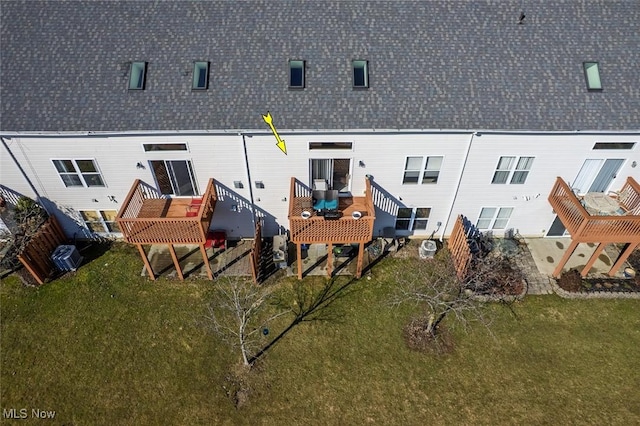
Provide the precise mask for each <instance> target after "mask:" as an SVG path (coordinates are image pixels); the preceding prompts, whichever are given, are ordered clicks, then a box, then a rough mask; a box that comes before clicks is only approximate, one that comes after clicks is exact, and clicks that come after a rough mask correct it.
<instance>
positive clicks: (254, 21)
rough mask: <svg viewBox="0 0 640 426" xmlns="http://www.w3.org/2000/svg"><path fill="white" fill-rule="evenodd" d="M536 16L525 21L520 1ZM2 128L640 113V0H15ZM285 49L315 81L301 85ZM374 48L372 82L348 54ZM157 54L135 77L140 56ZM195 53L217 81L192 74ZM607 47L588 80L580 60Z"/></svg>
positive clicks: (354, 123) (604, 122)
mask: <svg viewBox="0 0 640 426" xmlns="http://www.w3.org/2000/svg"><path fill="white" fill-rule="evenodd" d="M522 4H524V7H525V10H524V12H525V14H526V18H525V24H524V25H517V24H516V21H517V18H518V15H519V13H520V8H521V5H522ZM0 13H1V25H2V28H1V37H2V38H1V52H2V57H1V61H0V62H1V65H0V67H1V68H0V76H1V77H0V78H1V80H0V83H1V84H0V104H1V114H2V115H1V117H0V120H1V121H0V129H1V130H3V131H126V130H204V129H209V130H213V129H263V128H264V127H265V125H264V123H263V122H262V120H261V118H260V114H261V113H265V112H266V111H267V110H269V111H271V113H272V114H273V116H274V117H275V121H276V123H277V125H278V127H279V128H281V129H342V128H349V129H370V128H377V129H394V128H402V129H420V128H424V129H441V128H442V129H506V130H510V129H526V130H576V129H579V130H631V129H640V60H639V59H640V48H639V46H640V30H639V23H640V2H638V1H635V0H629V1H614V0H603V1H594V0H585V1H578V0H569V1H565V2H557V1H527V2H523V1H522V0H518V1H497V2H483V1H453V0H442V1H425V2H416V1H410V2H406V1H402V2H401V1H389V2H378V1H370V2H356V1H332V2H320V1H309V2H301V1H278V0H266V1H247V2H240V1H228V2H226V1H207V2H195V3H190V2H182V1H181V2H157V3H155V2H154V3H151V2H138V1H131V2H115V1H108V2H97V1H69V2H62V1H50V2H37V1H28V2H26V1H7V0H3V1H2V4H1V6H0ZM288 59H305V60H306V61H307V64H308V69H307V73H306V80H307V88H306V89H305V90H303V91H294V90H289V89H288V87H287V86H288V74H287V72H288V70H287V60H288ZM352 59H367V60H368V61H369V63H370V72H369V75H370V83H371V88H370V89H369V90H353V89H352V87H351V84H352V83H351V70H350V61H351V60H352ZM132 60H144V61H147V62H148V63H149V65H148V73H147V89H146V90H144V91H137V92H133V91H128V90H127V83H128V80H127V79H128V65H127V64H128V62H129V61H132ZM194 60H208V61H210V62H211V73H210V89H209V90H208V91H206V92H193V91H192V90H191V75H190V74H191V70H192V63H193V61H194ZM588 60H595V61H598V62H599V63H600V70H601V77H602V84H603V90H602V92H588V91H587V90H586V84H585V78H584V74H583V70H582V62H583V61H588Z"/></svg>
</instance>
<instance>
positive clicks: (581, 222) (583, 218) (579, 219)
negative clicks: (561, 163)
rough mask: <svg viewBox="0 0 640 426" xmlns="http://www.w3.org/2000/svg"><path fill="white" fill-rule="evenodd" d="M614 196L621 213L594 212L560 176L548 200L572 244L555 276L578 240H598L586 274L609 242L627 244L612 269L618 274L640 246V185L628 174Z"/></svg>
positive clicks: (584, 273) (586, 267)
mask: <svg viewBox="0 0 640 426" xmlns="http://www.w3.org/2000/svg"><path fill="white" fill-rule="evenodd" d="M613 198H615V200H616V202H617V203H618V204H619V206H620V210H619V212H618V213H619V214H615V215H596V214H591V213H589V212H588V211H587V209H585V207H583V205H582V202H581V200H580V199H579V198H578V196H577V195H576V194H574V192H573V191H572V190H571V188H570V187H569V185H567V184H566V183H565V182H564V181H563V180H562V178H560V177H558V178H557V179H556V183H555V184H554V186H553V188H552V190H551V194H550V195H549V203H550V204H551V206H552V207H553V210H554V211H555V212H556V214H557V215H558V218H559V219H560V220H561V221H562V224H563V225H564V226H565V228H567V230H568V231H569V233H570V234H571V239H572V243H571V245H570V246H569V249H568V250H567V252H566V253H565V256H564V257H563V258H562V260H561V261H560V263H559V265H558V266H557V268H556V270H555V271H554V276H558V275H559V274H560V272H561V271H562V268H563V266H564V264H565V263H566V262H567V260H569V257H570V256H571V254H572V253H573V251H574V250H575V248H576V247H577V245H578V244H579V243H599V246H598V248H596V251H595V252H594V255H593V256H592V258H591V259H590V260H589V262H587V265H586V266H585V268H584V270H583V276H584V275H586V274H587V272H588V271H589V269H590V268H591V266H593V262H595V259H597V257H598V255H599V254H600V253H601V252H602V250H603V249H604V246H605V245H606V244H609V243H622V244H628V245H627V248H626V249H625V250H624V251H623V253H622V254H621V255H620V257H619V258H618V261H617V262H616V263H615V264H614V265H613V267H612V268H611V271H610V272H609V274H610V275H615V273H616V271H617V270H618V269H619V268H620V267H621V266H622V264H623V263H624V261H625V260H626V259H627V257H628V256H629V255H630V254H631V252H632V251H633V250H634V248H635V247H637V246H638V245H640V214H638V213H637V212H638V211H639V209H640V185H639V184H638V182H636V181H635V180H634V179H633V178H632V177H628V178H627V181H626V182H625V184H624V185H623V187H622V189H621V190H620V191H617V192H616V194H615V195H614V197H613Z"/></svg>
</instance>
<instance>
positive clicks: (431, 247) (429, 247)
mask: <svg viewBox="0 0 640 426" xmlns="http://www.w3.org/2000/svg"><path fill="white" fill-rule="evenodd" d="M437 249H438V247H437V246H436V242H435V241H433V240H424V241H422V244H420V248H419V249H418V254H419V255H420V259H433V256H435V254H436V250H437Z"/></svg>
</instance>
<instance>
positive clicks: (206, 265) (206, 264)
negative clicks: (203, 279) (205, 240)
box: [200, 244, 213, 280]
mask: <svg viewBox="0 0 640 426" xmlns="http://www.w3.org/2000/svg"><path fill="white" fill-rule="evenodd" d="M200 253H201V254H202V260H203V261H204V268H205V269H206V270H207V277H209V279H210V280H213V272H211V265H209V256H207V249H205V248H204V244H200Z"/></svg>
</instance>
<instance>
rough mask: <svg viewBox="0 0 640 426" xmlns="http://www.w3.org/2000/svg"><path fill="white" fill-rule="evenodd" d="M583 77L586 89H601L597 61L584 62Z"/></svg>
mask: <svg viewBox="0 0 640 426" xmlns="http://www.w3.org/2000/svg"><path fill="white" fill-rule="evenodd" d="M582 66H583V67H584V77H585V78H586V80H587V89H588V90H593V91H595V90H602V83H601V82H600V67H599V65H598V63H597V62H584V63H583V64H582Z"/></svg>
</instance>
